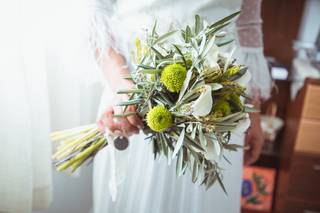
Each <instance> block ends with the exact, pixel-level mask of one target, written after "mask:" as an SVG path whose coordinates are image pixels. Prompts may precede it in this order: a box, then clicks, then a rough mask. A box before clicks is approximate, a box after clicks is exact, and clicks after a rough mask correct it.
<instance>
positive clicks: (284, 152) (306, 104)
mask: <svg viewBox="0 0 320 213" xmlns="http://www.w3.org/2000/svg"><path fill="white" fill-rule="evenodd" d="M277 185H278V187H277V194H276V199H275V210H276V212H279V213H282V212H288V213H317V212H319V213H320V80H311V79H307V80H306V82H305V85H304V87H303V89H302V90H301V91H300V93H299V94H298V96H297V98H296V100H295V101H293V102H292V103H290V104H289V106H288V115H287V120H286V129H285V133H284V139H283V144H282V147H281V158H280V168H279V176H278V184H277Z"/></svg>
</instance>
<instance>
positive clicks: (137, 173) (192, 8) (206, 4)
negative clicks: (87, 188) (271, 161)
mask: <svg viewBox="0 0 320 213" xmlns="http://www.w3.org/2000/svg"><path fill="white" fill-rule="evenodd" d="M250 1H252V0H244V2H249V3H252V4H253V5H254V6H259V7H260V3H261V0H254V1H252V2H250ZM256 2H258V3H259V4H255V3H256ZM241 3H242V1H240V0H228V1H226V0H199V1H193V0H175V1H169V0H150V1H146V0H136V1H130V0H118V1H112V0H95V1H94V2H93V4H92V5H90V8H91V9H92V12H93V19H92V21H93V23H92V25H91V26H92V29H91V30H92V38H91V43H92V45H93V48H94V49H95V51H98V53H99V54H98V55H99V56H100V57H101V56H102V57H103V53H104V52H105V51H106V50H107V49H108V48H113V49H116V50H117V51H118V52H119V53H121V54H122V55H123V56H124V57H125V58H126V61H127V63H128V66H129V68H130V67H132V64H131V63H130V61H131V59H130V50H131V48H132V47H133V44H134V40H135V38H136V37H143V36H144V34H145V29H151V27H152V25H153V23H154V21H155V20H157V23H158V31H159V32H165V31H168V30H169V29H170V26H171V24H175V25H178V26H185V24H190V23H191V22H193V20H194V15H195V14H199V15H200V16H202V17H203V18H204V19H205V20H206V21H207V22H208V23H211V22H214V21H216V20H218V19H220V18H223V17H225V16H227V15H230V14H231V13H232V12H235V11H237V10H239V9H240V7H241ZM252 9H253V10H255V9H256V8H252ZM259 9H260V8H259ZM259 12H260V10H259ZM258 18H259V19H260V17H258ZM260 24H261V23H260ZM101 25H102V26H101ZM229 30H231V31H232V32H234V35H235V36H237V33H236V32H235V31H236V24H234V25H233V26H232V27H231V29H229ZM258 36H261V32H260V34H259V35H258ZM259 39H260V38H259ZM238 40H239V39H238ZM236 43H237V42H236ZM248 46H249V47H250V45H248ZM238 48H239V49H240V52H241V42H238ZM253 48H254V49H262V46H259V47H257V46H254V47H253ZM257 55H259V56H261V57H262V58H259V60H260V59H261V60H263V62H264V64H263V65H265V61H264V59H263V54H261V53H260V52H258V54H257ZM250 58H251V59H252V60H251V61H250V63H251V65H252V66H255V63H257V67H259V66H260V65H261V64H259V63H261V61H260V62H259V60H257V61H255V56H254V57H250ZM259 68H260V67H259ZM262 69H263V70H262V71H259V72H267V73H268V70H267V68H266V67H265V66H262ZM252 72H255V70H253V71H252ZM253 75H254V74H253ZM258 75H259V74H258ZM113 89H114V88H113ZM118 89H120V88H118ZM258 89H260V88H258ZM112 93H113V92H112V90H111V89H109V88H108V85H107V86H106V90H105V94H104V96H103V98H102V102H101V105H100V114H101V112H102V111H103V110H104V109H105V107H106V106H110V105H114V104H116V103H114V99H113V98H112V97H113V96H114V95H113V94H112ZM266 93H268V92H266ZM145 137H146V136H145V135H143V134H139V135H136V136H133V137H130V145H129V147H128V150H127V155H126V157H127V158H128V164H127V166H126V177H125V179H124V180H123V181H122V183H121V184H120V185H119V186H118V189H117V199H116V201H115V202H113V201H112V198H111V195H110V190H109V185H108V184H109V180H110V178H111V170H110V168H111V162H112V160H111V159H110V157H111V156H110V154H109V152H110V150H109V149H110V147H108V146H107V147H105V148H104V149H103V150H102V151H101V152H100V153H98V155H97V156H96V157H95V159H94V177H93V179H94V180H93V181H94V183H93V185H94V187H93V188H94V193H93V194H94V207H93V211H94V213H107V212H112V213H131V212H135V213H150V212H152V213H164V212H166V213H179V212H181V213H182V212H183V213H199V212H201V213H207V212H208V213H209V212H216V213H226V212H228V213H237V212H240V196H241V182H242V168H243V166H242V162H243V161H242V158H243V151H242V150H239V151H238V152H227V153H225V156H226V157H227V158H228V159H229V160H230V161H231V162H232V165H229V164H228V163H227V162H226V161H225V160H221V165H222V167H223V168H224V169H225V171H224V177H223V182H224V183H225V186H226V190H227V192H228V195H225V194H224V192H223V190H222V189H221V188H220V187H219V185H218V184H216V185H215V186H213V187H212V188H210V189H209V190H207V191H206V190H205V189H204V187H203V186H199V185H197V184H194V183H192V181H191V176H190V174H189V173H188V172H187V173H186V174H185V175H183V176H181V177H180V178H177V177H176V174H175V161H173V162H172V163H171V165H170V166H168V162H167V160H166V159H164V158H162V159H158V160H154V157H153V153H152V145H151V144H149V143H148V142H147V141H145V140H144V138H145ZM243 141H244V135H237V134H233V135H232V137H231V141H230V142H231V143H236V144H239V145H243Z"/></svg>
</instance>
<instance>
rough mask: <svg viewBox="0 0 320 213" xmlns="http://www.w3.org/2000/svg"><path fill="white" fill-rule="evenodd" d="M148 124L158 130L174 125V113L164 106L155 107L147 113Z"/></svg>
mask: <svg viewBox="0 0 320 213" xmlns="http://www.w3.org/2000/svg"><path fill="white" fill-rule="evenodd" d="M147 124H148V126H149V127H150V128H151V129H152V130H153V131H156V132H161V131H163V130H165V129H167V128H169V127H170V126H171V125H172V115H171V113H170V112H169V110H167V109H166V108H165V107H164V106H160V105H159V106H156V107H153V108H152V109H151V110H150V111H149V112H148V114H147Z"/></svg>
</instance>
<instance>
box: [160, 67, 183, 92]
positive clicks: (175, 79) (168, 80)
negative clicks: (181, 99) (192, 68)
mask: <svg viewBox="0 0 320 213" xmlns="http://www.w3.org/2000/svg"><path fill="white" fill-rule="evenodd" d="M186 76H187V69H186V68H185V67H184V66H182V65H181V64H170V65H168V66H166V67H165V68H164V70H163V71H162V73H161V79H160V81H161V83H163V84H164V86H165V87H166V88H167V89H168V90H169V91H170V92H179V91H180V90H181V88H182V86H183V82H184V80H185V79H186Z"/></svg>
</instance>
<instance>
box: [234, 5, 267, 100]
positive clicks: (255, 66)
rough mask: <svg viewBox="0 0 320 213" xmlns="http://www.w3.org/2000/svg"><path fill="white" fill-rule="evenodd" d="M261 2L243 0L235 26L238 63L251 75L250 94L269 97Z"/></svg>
mask: <svg viewBox="0 0 320 213" xmlns="http://www.w3.org/2000/svg"><path fill="white" fill-rule="evenodd" d="M261 2H262V0H243V2H242V7H241V11H242V12H241V15H240V16H239V18H238V20H237V22H236V26H237V34H238V42H239V45H240V51H241V53H240V54H239V56H240V61H241V62H242V63H244V64H246V65H247V66H248V67H249V70H250V71H251V74H252V80H251V88H250V92H251V94H252V95H254V96H256V94H254V93H257V91H258V93H259V94H260V96H261V97H262V98H264V99H267V98H269V97H270V92H271V88H272V84H271V77H270V73H269V69H268V65H267V62H266V60H265V57H264V55H263V35H262V34H263V33H262V29H261V28H262V19H261Z"/></svg>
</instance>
